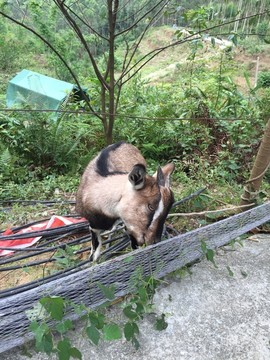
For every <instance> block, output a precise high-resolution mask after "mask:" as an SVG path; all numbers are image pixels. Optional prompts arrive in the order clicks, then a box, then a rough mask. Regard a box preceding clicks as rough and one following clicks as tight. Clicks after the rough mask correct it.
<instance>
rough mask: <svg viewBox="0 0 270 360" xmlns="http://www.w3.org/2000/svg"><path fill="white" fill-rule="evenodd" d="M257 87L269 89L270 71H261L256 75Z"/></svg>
mask: <svg viewBox="0 0 270 360" xmlns="http://www.w3.org/2000/svg"><path fill="white" fill-rule="evenodd" d="M258 87H262V88H269V87H270V71H261V72H260V73H259V75H258Z"/></svg>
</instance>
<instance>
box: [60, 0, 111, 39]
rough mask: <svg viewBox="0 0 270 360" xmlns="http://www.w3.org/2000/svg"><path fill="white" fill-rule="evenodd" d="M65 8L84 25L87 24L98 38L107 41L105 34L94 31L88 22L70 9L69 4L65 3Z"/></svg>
mask: <svg viewBox="0 0 270 360" xmlns="http://www.w3.org/2000/svg"><path fill="white" fill-rule="evenodd" d="M66 8H67V9H68V10H69V11H70V12H71V13H72V14H73V15H74V16H75V17H76V18H77V19H78V20H80V21H81V22H82V23H83V24H84V25H85V26H87V27H88V28H89V29H90V30H91V31H92V32H93V33H94V34H95V35H97V36H98V37H99V38H101V39H103V40H106V41H109V39H108V38H106V37H105V36H103V35H101V34H100V33H99V32H98V31H96V30H95V29H94V28H93V27H92V26H91V25H90V24H88V23H87V22H86V21H85V20H84V19H83V18H82V17H80V16H79V15H78V14H76V13H75V11H74V10H72V9H71V8H70V6H67V5H66Z"/></svg>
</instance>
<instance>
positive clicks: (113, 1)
mask: <svg viewBox="0 0 270 360" xmlns="http://www.w3.org/2000/svg"><path fill="white" fill-rule="evenodd" d="M118 6H119V0H109V1H108V16H109V17H108V21H109V58H108V74H109V84H110V86H109V109H108V110H109V115H108V126H107V132H106V142H107V145H110V144H111V143H112V142H113V125H114V119H115V112H116V109H115V79H114V72H115V71H114V47H115V44H114V43H115V25H116V18H117V11H118Z"/></svg>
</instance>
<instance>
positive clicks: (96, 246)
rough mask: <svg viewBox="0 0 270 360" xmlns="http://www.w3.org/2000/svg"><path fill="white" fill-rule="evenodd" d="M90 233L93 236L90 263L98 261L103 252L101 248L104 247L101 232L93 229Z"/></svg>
mask: <svg viewBox="0 0 270 360" xmlns="http://www.w3.org/2000/svg"><path fill="white" fill-rule="evenodd" d="M89 228H90V231H91V235H92V247H91V253H90V261H97V259H98V258H99V256H100V251H101V246H102V241H101V236H100V233H101V231H100V230H97V229H92V228H91V227H89Z"/></svg>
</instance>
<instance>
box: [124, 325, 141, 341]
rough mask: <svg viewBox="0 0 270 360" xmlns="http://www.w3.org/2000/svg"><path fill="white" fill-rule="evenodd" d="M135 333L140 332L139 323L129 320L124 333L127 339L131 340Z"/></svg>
mask: <svg viewBox="0 0 270 360" xmlns="http://www.w3.org/2000/svg"><path fill="white" fill-rule="evenodd" d="M135 334H139V328H138V325H137V324H136V323H135V322H127V323H126V324H125V326H124V335H125V338H126V340H127V341H130V340H131V339H132V338H133V337H134V336H135Z"/></svg>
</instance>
